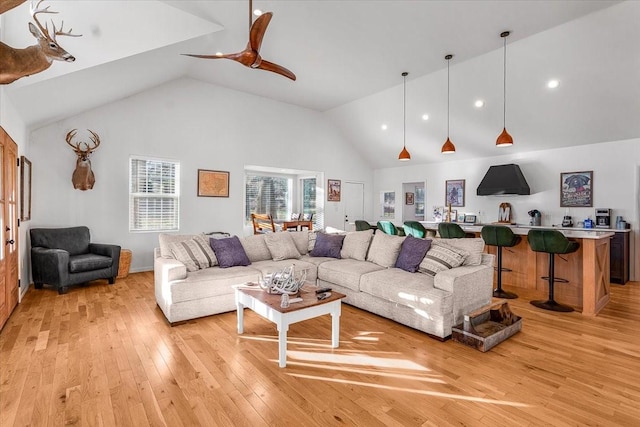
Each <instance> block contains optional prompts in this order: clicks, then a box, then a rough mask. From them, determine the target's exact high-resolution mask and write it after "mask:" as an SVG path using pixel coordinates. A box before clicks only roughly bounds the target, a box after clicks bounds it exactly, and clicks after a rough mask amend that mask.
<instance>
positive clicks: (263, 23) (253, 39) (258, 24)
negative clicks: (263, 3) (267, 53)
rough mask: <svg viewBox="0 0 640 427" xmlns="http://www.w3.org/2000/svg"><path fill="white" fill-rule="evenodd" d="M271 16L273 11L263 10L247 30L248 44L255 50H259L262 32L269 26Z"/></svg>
mask: <svg viewBox="0 0 640 427" xmlns="http://www.w3.org/2000/svg"><path fill="white" fill-rule="evenodd" d="M272 16H273V13H271V12H265V13H263V14H262V15H260V16H259V17H258V19H256V20H255V22H254V23H253V25H251V29H250V30H249V46H250V47H251V49H253V50H255V51H256V52H260V46H262V39H263V37H264V33H265V32H266V31H267V27H268V26H269V22H270V21H271V17H272Z"/></svg>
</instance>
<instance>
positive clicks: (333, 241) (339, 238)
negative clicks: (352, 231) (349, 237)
mask: <svg viewBox="0 0 640 427" xmlns="http://www.w3.org/2000/svg"><path fill="white" fill-rule="evenodd" d="M343 241H344V234H326V233H318V235H317V237H316V244H315V245H314V246H313V250H312V251H311V253H310V254H309V255H311V256H326V257H331V258H338V259H340V258H341V257H340V250H341V249H342V242H343Z"/></svg>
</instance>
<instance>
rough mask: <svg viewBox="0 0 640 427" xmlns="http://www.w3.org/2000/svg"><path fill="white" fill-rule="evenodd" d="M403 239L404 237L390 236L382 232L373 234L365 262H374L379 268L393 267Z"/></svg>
mask: <svg viewBox="0 0 640 427" xmlns="http://www.w3.org/2000/svg"><path fill="white" fill-rule="evenodd" d="M404 239H405V236H392V235H391V234H385V233H383V232H378V233H375V234H374V235H373V241H372V242H371V246H370V247H369V253H368V254H367V261H371V262H374V263H376V264H378V265H379V266H381V267H386V268H390V267H393V266H394V265H396V259H398V254H399V253H400V247H401V246H402V242H404Z"/></svg>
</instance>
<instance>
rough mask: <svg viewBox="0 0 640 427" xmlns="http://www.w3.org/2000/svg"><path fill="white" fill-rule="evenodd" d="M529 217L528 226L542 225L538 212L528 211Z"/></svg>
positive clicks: (534, 210)
mask: <svg viewBox="0 0 640 427" xmlns="http://www.w3.org/2000/svg"><path fill="white" fill-rule="evenodd" d="M529 216H530V217H531V219H530V220H529V225H533V226H536V225H537V226H539V225H541V223H542V213H540V211H539V210H537V209H533V210H530V211H529Z"/></svg>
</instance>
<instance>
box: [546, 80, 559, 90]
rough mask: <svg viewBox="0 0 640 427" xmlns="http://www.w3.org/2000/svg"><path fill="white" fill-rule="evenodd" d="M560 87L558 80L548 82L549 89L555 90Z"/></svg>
mask: <svg viewBox="0 0 640 427" xmlns="http://www.w3.org/2000/svg"><path fill="white" fill-rule="evenodd" d="M559 85H560V82H559V81H558V80H555V79H553V80H549V81H548V82H547V87H548V88H549V89H555V88H557V87H558V86H559Z"/></svg>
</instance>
